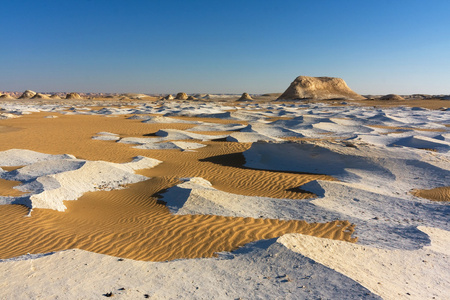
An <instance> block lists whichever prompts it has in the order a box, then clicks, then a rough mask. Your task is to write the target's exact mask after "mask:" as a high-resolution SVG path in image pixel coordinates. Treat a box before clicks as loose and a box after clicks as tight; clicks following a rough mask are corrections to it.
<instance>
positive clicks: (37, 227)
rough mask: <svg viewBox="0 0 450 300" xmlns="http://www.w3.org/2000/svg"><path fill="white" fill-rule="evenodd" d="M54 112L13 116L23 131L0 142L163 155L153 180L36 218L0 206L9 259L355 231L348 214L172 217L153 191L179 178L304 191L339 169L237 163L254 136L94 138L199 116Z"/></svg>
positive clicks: (89, 196) (100, 156) (258, 190)
mask: <svg viewBox="0 0 450 300" xmlns="http://www.w3.org/2000/svg"><path fill="white" fill-rule="evenodd" d="M47 115H48V114H46V113H35V114H31V115H26V116H23V117H22V118H20V122H17V123H15V122H9V123H8V124H9V125H10V126H15V125H16V124H17V125H19V124H20V126H21V127H22V130H20V131H18V132H14V133H8V132H6V133H4V134H3V136H4V139H2V140H3V141H8V142H7V143H1V144H0V150H6V149H9V148H12V149H23V148H26V149H29V150H33V151H39V152H41V153H51V154H64V153H71V154H73V155H75V156H76V157H77V158H82V159H86V160H102V161H110V162H127V161H129V160H131V159H132V158H133V157H135V156H138V155H146V156H148V157H151V158H155V159H158V160H160V161H162V162H163V163H162V164H160V165H159V166H156V167H154V168H152V169H146V170H141V171H138V173H139V174H141V175H145V176H147V177H149V178H152V179H150V180H147V181H144V182H142V183H138V184H133V185H130V186H129V187H128V188H127V189H124V190H119V191H108V192H92V193H85V194H84V195H83V196H82V197H81V198H79V200H78V201H74V202H67V201H66V202H65V206H66V207H67V210H66V211H65V213H63V214H61V213H58V212H54V211H50V210H40V209H34V210H33V212H32V216H31V217H30V218H24V217H23V216H24V215H26V214H27V209H26V208H24V207H20V206H17V207H16V206H1V207H0V214H1V215H2V216H5V217H4V218H2V224H3V226H2V228H1V231H2V233H3V234H2V243H1V247H0V248H1V249H0V257H1V258H9V257H15V256H18V255H23V254H26V253H46V252H53V251H59V250H65V249H71V248H79V249H84V250H88V251H93V252H97V253H103V254H108V255H114V256H120V257H126V258H132V259H137V260H153V261H158V260H171V259H179V258H194V257H211V256H212V255H213V254H214V253H215V252H221V251H231V250H233V249H236V248H238V247H240V246H242V245H245V244H246V243H248V242H251V241H255V240H259V239H267V238H273V237H277V236H280V235H282V234H284V233H287V232H297V233H304V234H313V235H316V236H323V237H329V238H337V239H343V240H347V241H353V240H354V239H353V238H351V234H352V232H353V227H351V226H349V225H350V224H349V223H346V222H344V221H342V222H331V223H324V224H314V223H313V224H308V223H306V222H304V221H303V222H302V221H280V220H270V219H252V218H242V217H241V218H226V217H221V216H200V215H197V216H196V215H194V216H173V215H171V214H170V212H169V211H168V209H167V208H166V207H165V206H164V205H163V204H161V203H158V201H157V198H156V197H155V195H156V194H157V193H158V192H160V191H161V190H163V189H165V188H169V187H171V186H172V185H174V184H176V183H178V178H183V177H204V178H205V179H207V180H210V181H211V182H212V183H213V185H214V186H215V187H216V188H218V189H219V190H224V191H232V192H233V193H240V194H244V195H252V196H254V195H257V196H267V197H275V198H291V199H304V198H308V197H310V196H311V194H310V193H302V192H299V191H296V190H295V187H297V186H299V185H302V184H304V183H307V182H308V181H310V180H314V179H327V178H330V179H331V177H327V176H323V175H305V174H296V173H282V172H272V171H262V170H261V171H260V170H252V169H245V168H239V162H238V161H237V160H239V153H241V152H243V151H244V150H246V149H247V148H248V147H249V145H248V144H239V143H229V142H210V141H209V142H202V143H204V144H206V145H207V146H208V147H205V148H202V149H198V150H197V152H181V153H180V152H179V151H177V150H163V151H161V150H159V151H152V150H140V149H135V148H133V147H131V146H130V145H127V144H122V143H116V142H114V141H99V140H93V139H92V138H91V137H92V136H94V135H96V134H97V133H98V132H114V133H116V134H118V135H119V136H122V137H124V136H127V137H129V136H131V137H142V136H144V135H151V134H152V133H155V132H158V131H159V130H160V129H161V128H164V129H167V128H172V129H187V128H189V127H192V126H193V125H192V124H179V123H174V124H164V125H161V124H149V123H142V122H141V121H139V120H130V119H127V118H128V117H129V115H124V116H119V117H116V118H105V117H103V116H83V115H81V116H79V115H62V116H59V117H58V118H56V119H47V118H45V117H46V116H47ZM199 120H201V121H204V120H205V119H199ZM207 120H208V121H212V120H213V119H207ZM8 121H13V120H8ZM219 122H220V121H219ZM43 133H44V134H43ZM9 135H10V136H9ZM227 155H228V158H233V159H232V160H230V161H229V162H228V164H230V165H229V166H228V165H223V164H221V160H223V159H222V158H221V156H227ZM230 155H231V156H230ZM235 157H236V158H235ZM251 178H258V180H251ZM249 179H250V180H249ZM278 183H281V184H278ZM100 211H101V213H100ZM12 224H13V225H14V226H11V225H12ZM93 228H95V230H93ZM204 232H208V234H207V235H205V234H204Z"/></svg>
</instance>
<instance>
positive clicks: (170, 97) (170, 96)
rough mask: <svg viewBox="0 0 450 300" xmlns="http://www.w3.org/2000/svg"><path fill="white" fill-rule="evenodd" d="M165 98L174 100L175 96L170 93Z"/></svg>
mask: <svg viewBox="0 0 450 300" xmlns="http://www.w3.org/2000/svg"><path fill="white" fill-rule="evenodd" d="M163 99H164V100H173V96H172V95H171V94H169V95H167V96H165V97H164V98H163Z"/></svg>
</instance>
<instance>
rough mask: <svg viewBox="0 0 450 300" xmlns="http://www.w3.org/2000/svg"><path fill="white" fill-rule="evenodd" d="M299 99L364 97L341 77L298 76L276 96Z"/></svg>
mask: <svg viewBox="0 0 450 300" xmlns="http://www.w3.org/2000/svg"><path fill="white" fill-rule="evenodd" d="M299 99H300V100H302V99H346V100H362V99H365V98H364V97H363V96H361V95H359V94H357V93H355V92H354V91H352V90H351V89H350V88H349V87H348V86H347V84H346V83H345V81H344V80H343V79H341V78H335V77H309V76H299V77H297V78H296V79H295V80H294V81H293V82H292V83H291V85H290V86H289V87H288V88H287V89H286V91H285V92H284V93H283V94H282V95H281V96H280V97H278V100H299Z"/></svg>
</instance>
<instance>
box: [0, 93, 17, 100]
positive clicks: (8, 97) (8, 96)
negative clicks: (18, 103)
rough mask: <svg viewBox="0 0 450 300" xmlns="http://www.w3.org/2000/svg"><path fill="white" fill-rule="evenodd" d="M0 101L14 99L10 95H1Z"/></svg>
mask: <svg viewBox="0 0 450 300" xmlns="http://www.w3.org/2000/svg"><path fill="white" fill-rule="evenodd" d="M0 99H3V100H7V99H14V98H13V97H11V95H9V94H3V95H1V96H0Z"/></svg>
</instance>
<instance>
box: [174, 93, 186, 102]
mask: <svg viewBox="0 0 450 300" xmlns="http://www.w3.org/2000/svg"><path fill="white" fill-rule="evenodd" d="M187 98H188V95H187V94H186V93H178V94H177V96H176V97H175V99H176V100H187Z"/></svg>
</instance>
